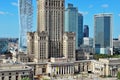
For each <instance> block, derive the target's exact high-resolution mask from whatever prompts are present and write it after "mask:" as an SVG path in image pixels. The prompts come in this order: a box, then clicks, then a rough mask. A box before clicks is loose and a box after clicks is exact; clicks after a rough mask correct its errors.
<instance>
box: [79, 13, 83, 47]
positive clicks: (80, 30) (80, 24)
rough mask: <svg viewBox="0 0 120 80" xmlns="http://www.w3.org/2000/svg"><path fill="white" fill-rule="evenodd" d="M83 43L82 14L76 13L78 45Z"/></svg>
mask: <svg viewBox="0 0 120 80" xmlns="http://www.w3.org/2000/svg"><path fill="white" fill-rule="evenodd" d="M81 44H83V15H82V14H81V13H78V47H80V45H81Z"/></svg>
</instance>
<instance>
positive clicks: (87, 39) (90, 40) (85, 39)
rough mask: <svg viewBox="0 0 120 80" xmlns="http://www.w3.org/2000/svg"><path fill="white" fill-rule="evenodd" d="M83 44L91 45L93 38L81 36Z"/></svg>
mask: <svg viewBox="0 0 120 80" xmlns="http://www.w3.org/2000/svg"><path fill="white" fill-rule="evenodd" d="M83 45H85V46H91V47H93V38H89V37H84V38H83Z"/></svg>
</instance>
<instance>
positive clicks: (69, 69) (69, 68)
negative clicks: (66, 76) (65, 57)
mask: <svg viewBox="0 0 120 80" xmlns="http://www.w3.org/2000/svg"><path fill="white" fill-rule="evenodd" d="M69 70H70V74H71V66H70V67H69Z"/></svg>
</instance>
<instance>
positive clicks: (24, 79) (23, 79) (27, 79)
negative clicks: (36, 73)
mask: <svg viewBox="0 0 120 80" xmlns="http://www.w3.org/2000/svg"><path fill="white" fill-rule="evenodd" d="M22 80H30V78H29V77H24V78H22Z"/></svg>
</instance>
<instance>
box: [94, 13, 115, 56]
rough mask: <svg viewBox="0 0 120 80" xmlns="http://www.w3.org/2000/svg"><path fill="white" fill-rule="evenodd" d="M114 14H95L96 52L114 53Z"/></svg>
mask: <svg viewBox="0 0 120 80" xmlns="http://www.w3.org/2000/svg"><path fill="white" fill-rule="evenodd" d="M112 27H113V26H112V14H108V13H106V14H105V13H103V14H97V15H94V47H95V53H101V54H111V53H112V47H113V43H112V33H113V32H112Z"/></svg>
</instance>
